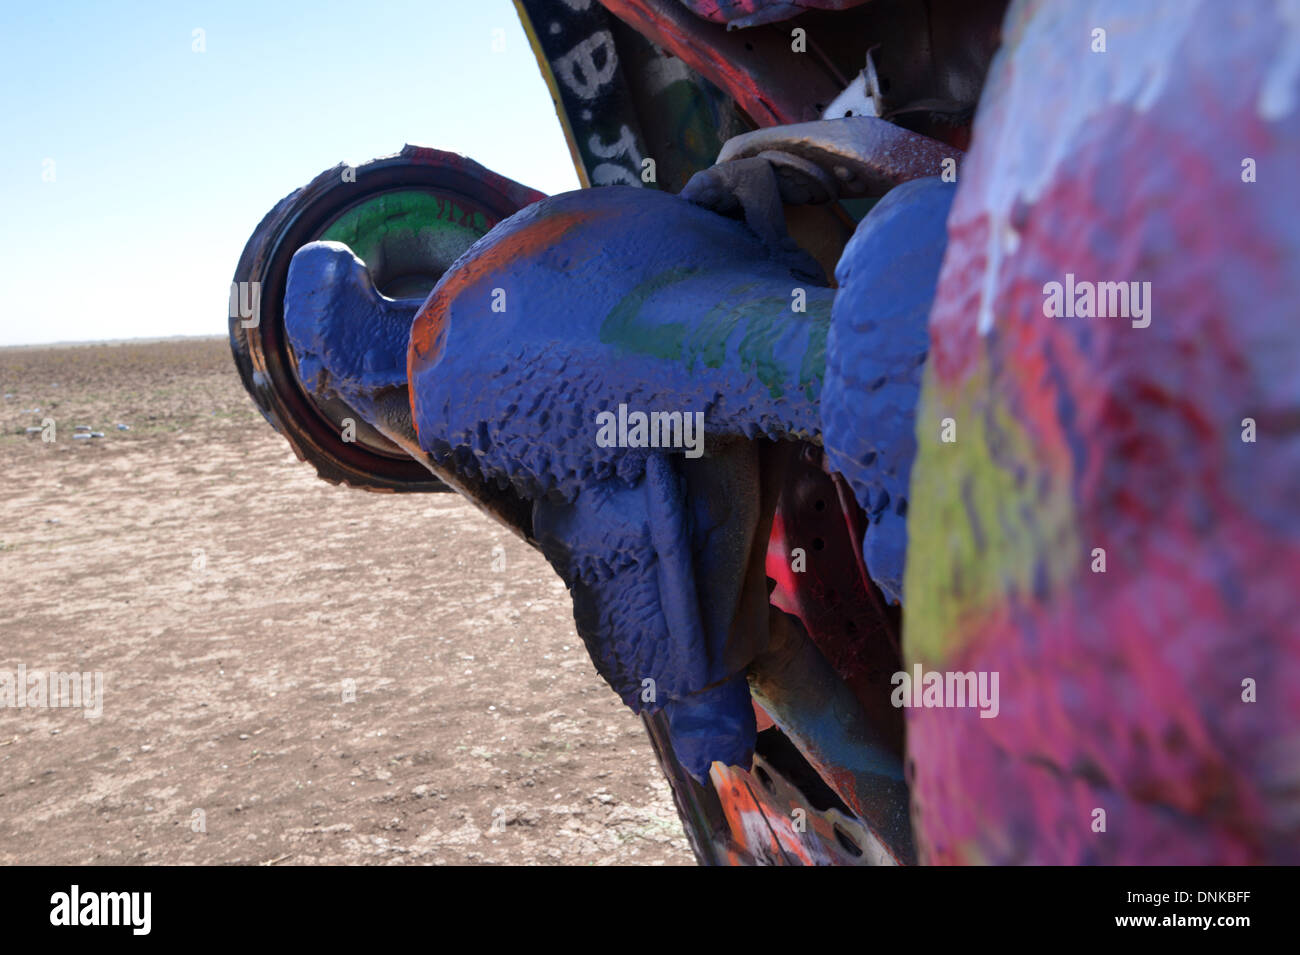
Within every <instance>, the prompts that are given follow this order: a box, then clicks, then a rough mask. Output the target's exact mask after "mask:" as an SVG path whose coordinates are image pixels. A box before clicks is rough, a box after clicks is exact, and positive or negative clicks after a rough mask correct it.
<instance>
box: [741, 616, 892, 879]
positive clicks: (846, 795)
mask: <svg viewBox="0 0 1300 955" xmlns="http://www.w3.org/2000/svg"><path fill="white" fill-rule="evenodd" d="M768 632H769V635H770V636H769V644H768V648H767V649H766V651H765V652H764V653H762V654H760V655H759V656H758V657H757V658H756V659H755V660H754V662H753V664H752V665H751V666H750V668H749V684H750V689H751V690H752V691H753V694H754V698H755V699H756V700H757V701H758V702H759V704H760V705H761V706H762V707H763V709H764V710H765V711H767V712H768V713H770V714H771V716H772V718H773V719H774V720H775V721H776V724H777V725H778V726H779V727H781V730H782V731H783V732H784V733H785V735H786V736H787V737H789V738H790V740H791V741H793V742H794V743H795V744H796V745H797V746H798V747H799V750H800V752H802V753H803V755H804V758H805V759H807V760H808V762H809V763H811V764H812V766H813V767H814V768H815V769H816V770H817V772H818V775H820V776H821V777H822V778H823V779H825V780H826V781H827V782H828V783H829V784H830V786H831V788H832V789H833V790H834V791H835V792H836V793H837V794H838V795H839V796H840V797H841V798H842V799H843V800H844V801H845V802H846V803H847V804H848V806H849V808H850V809H852V810H853V812H854V814H855V815H856V816H857V817H858V818H859V819H861V820H862V821H863V822H864V823H865V824H866V825H867V826H868V827H869V828H870V830H871V832H872V834H873V835H874V836H875V837H876V839H878V840H879V842H880V844H881V845H882V846H883V847H884V848H885V850H886V851H887V852H888V853H889V855H890V857H891V858H892V859H894V860H895V861H897V862H899V863H902V864H904V865H911V864H913V863H915V861H916V850H915V848H914V846H913V843H912V827H911V820H910V817H909V806H908V790H907V783H906V781H905V780H904V778H903V761H902V759H901V758H900V757H899V756H898V754H897V753H896V752H894V751H893V750H892V748H891V747H890V746H888V745H887V744H886V743H885V742H884V741H882V740H881V737H880V733H879V732H878V730H877V729H876V727H875V726H874V725H873V724H872V723H871V721H870V720H869V719H868V718H867V716H866V714H865V713H864V712H863V710H862V707H861V705H860V704H859V703H858V700H857V698H856V697H855V696H854V694H853V691H852V690H850V689H849V687H848V686H847V685H846V684H845V683H844V681H843V680H842V679H840V677H839V674H837V673H836V672H835V669H834V668H833V667H832V666H831V665H830V664H829V663H828V662H827V661H826V657H825V656H824V655H823V654H822V653H821V652H820V651H819V650H818V649H817V646H816V645H815V644H814V643H813V642H812V641H811V640H810V639H809V637H808V635H807V633H806V632H805V631H804V629H803V626H802V624H800V623H799V621H798V619H797V618H795V617H792V616H790V615H789V614H786V613H784V612H782V611H781V610H778V609H776V608H775V607H774V608H772V610H771V615H770V618H769V627H768Z"/></svg>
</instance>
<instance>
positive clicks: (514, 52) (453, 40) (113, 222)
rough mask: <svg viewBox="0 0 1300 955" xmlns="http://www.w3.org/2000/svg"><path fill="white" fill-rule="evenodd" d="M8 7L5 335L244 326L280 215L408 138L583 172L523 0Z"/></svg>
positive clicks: (2, 115) (564, 183)
mask: <svg viewBox="0 0 1300 955" xmlns="http://www.w3.org/2000/svg"><path fill="white" fill-rule="evenodd" d="M372 5H373V6H375V7H376V8H377V9H376V10H371V9H369V8H370V7H371V6H372ZM0 23H2V27H0V224H2V225H3V228H2V229H0V294H3V312H2V313H0V345H9V344H23V343H35V342H54V341H72V340H96V339H105V338H134V337H142V336H156V335H201V334H224V332H225V328H226V318H225V312H226V307H227V299H228V295H229V283H230V278H231V274H232V273H233V272H234V268H235V264H236V262H237V260H238V258H239V253H240V251H241V249H242V248H243V246H244V242H245V241H246V240H247V238H248V236H249V234H250V233H251V232H252V231H253V228H254V227H255V226H256V225H257V223H258V222H259V221H260V219H261V217H262V216H263V215H264V214H265V213H266V212H267V211H268V210H269V209H270V208H271V207H272V206H273V205H274V204H275V203H276V202H277V201H279V199H280V198H282V197H283V196H285V195H286V194H288V193H289V192H291V191H293V190H294V189H295V188H297V187H298V186H300V185H302V184H304V183H306V182H307V181H308V180H310V179H311V178H312V177H313V176H315V175H316V174H317V173H318V172H320V171H321V170H323V169H327V168H329V167H330V166H333V165H334V164H335V163H337V162H340V161H346V162H353V163H359V162H362V161H364V160H366V159H370V158H372V157H374V156H381V155H385V154H388V153H392V152H396V151H397V150H398V149H400V148H401V146H402V144H403V143H406V142H412V143H418V144H422V145H429V146H438V147H441V148H444V149H453V150H456V151H458V152H463V153H465V154H466V155H469V156H471V157H473V158H474V159H476V160H478V161H479V162H481V163H482V164H483V165H485V166H487V167H488V168H489V169H494V170H495V171H497V172H500V173H502V174H504V175H507V176H510V177H511V178H513V179H517V180H519V181H520V182H523V183H526V184H527V185H530V186H533V187H535V188H537V189H541V190H542V191H544V192H548V193H554V192H562V191H565V190H568V189H576V188H577V187H578V181H577V177H576V175H575V173H574V171H573V166H572V163H571V161H570V158H569V152H568V148H567V147H566V145H565V143H564V136H563V134H562V132H561V130H560V125H559V122H558V120H557V119H556V117H555V112H554V109H553V107H552V105H551V100H550V96H549V94H548V93H547V90H546V85H545V83H544V82H543V81H542V79H541V75H540V73H539V71H538V68H537V62H536V59H535V58H534V56H533V53H532V51H531V50H530V49H529V47H528V42H527V40H526V38H525V37H524V33H523V30H522V28H521V27H520V25H519V19H518V17H517V15H516V13H515V10H514V6H513V5H512V4H511V3H510V0H423V2H405V0H374V3H373V4H371V3H358V2H338V3H335V2H329V0H314V2H311V3H307V2H302V0H285V2H281V0H261V2H247V0H222V2H213V3H164V2H151V3H126V2H116V3H115V2H100V3H89V2H78V3H57V4H55V3H48V4H41V3H38V4H17V3H14V4H6V9H5V11H4V13H3V14H0ZM196 28H201V29H203V30H204V31H205V42H206V48H207V49H206V52H203V53H196V52H194V51H193V50H192V45H193V31H194V30H195V29H196ZM498 29H499V30H503V31H504V35H505V49H504V51H503V52H499V53H498V52H494V51H493V39H494V31H495V30H498ZM51 159H52V160H53V161H54V166H53V170H54V177H55V179H54V181H53V182H45V181H43V180H42V172H43V171H44V170H46V169H47V168H48V167H47V165H46V160H51Z"/></svg>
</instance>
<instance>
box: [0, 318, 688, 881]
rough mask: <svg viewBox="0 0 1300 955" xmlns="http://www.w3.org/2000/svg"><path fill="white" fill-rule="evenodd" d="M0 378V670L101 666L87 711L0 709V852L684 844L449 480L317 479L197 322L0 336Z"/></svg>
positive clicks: (621, 855)
mask: <svg viewBox="0 0 1300 955" xmlns="http://www.w3.org/2000/svg"><path fill="white" fill-rule="evenodd" d="M0 392H3V393H4V397H3V400H0V474H2V476H3V478H2V479H3V488H2V490H0V501H3V507H2V509H0V510H2V513H3V523H2V524H0V680H2V679H3V678H4V672H5V671H8V672H9V673H11V674H13V677H12V679H14V680H16V679H17V675H18V673H19V667H20V666H25V667H26V670H27V673H28V675H29V676H30V675H32V674H33V673H36V672H38V671H39V672H44V671H50V670H56V671H65V672H87V673H94V672H99V673H102V674H103V696H102V715H101V716H99V717H98V718H87V716H86V710H85V709H84V708H83V709H76V708H53V707H48V706H47V707H45V708H39V707H23V708H17V707H12V708H11V707H0V863H5V864H11V863H173V864H176V863H179V864H189V863H203V864H206V863H237V864H279V865H303V864H316V863H363V864H403V863H433V864H440V863H447V864H466V863H468V864H480V863H482V864H487V863H521V864H522V863H541V864H554V863H569V864H597V865H600V864H610V863H616V864H651V865H660V864H677V865H683V864H685V865H689V864H693V862H694V859H693V857H692V855H691V852H690V849H689V847H688V845H687V843H686V839H685V836H684V835H683V833H682V828H681V824H680V823H679V822H678V819H677V815H676V813H675V812H674V809H673V805H672V797H671V794H670V792H669V789H668V786H667V783H666V782H665V781H664V780H663V778H662V776H661V775H660V772H659V769H658V766H657V764H656V763H655V759H654V755H653V753H652V751H651V748H650V745H649V742H648V741H647V739H646V736H645V733H644V732H643V730H642V728H641V723H640V721H639V720H638V719H637V718H636V717H634V716H633V715H632V714H631V713H630V712H628V711H627V710H625V709H624V708H623V706H622V705H621V704H620V703H619V702H618V700H617V698H616V697H615V696H614V694H613V693H612V691H610V690H609V689H608V688H607V687H606V686H605V685H604V684H603V683H602V682H601V681H600V679H599V678H598V677H597V676H596V673H595V670H594V669H593V667H592V665H591V663H590V661H589V660H588V658H587V655H586V652H585V650H584V649H583V647H582V644H581V642H580V641H579V640H578V638H577V636H576V635H575V634H574V631H573V620H572V616H571V607H570V603H569V599H568V595H567V593H566V592H565V590H564V587H563V585H562V584H561V583H560V581H559V579H558V578H557V577H556V576H555V574H554V573H553V572H552V571H551V570H550V568H549V567H548V566H547V565H546V563H545V562H544V561H543V560H542V558H541V557H540V556H539V555H537V554H536V553H534V552H533V551H532V550H531V549H529V548H528V547H527V546H526V545H524V544H523V543H521V542H520V541H518V540H517V539H516V538H514V537H513V536H512V535H511V534H509V533H508V532H507V531H505V530H504V529H502V528H499V527H497V526H496V525H495V524H493V523H491V522H490V521H489V520H488V519H487V518H485V517H483V516H481V515H480V514H479V513H478V512H477V511H476V510H474V509H473V508H472V507H470V506H469V505H468V504H466V503H464V502H462V501H461V499H460V498H458V497H457V496H455V495H452V494H427V495H400V496H399V495H381V494H368V493H365V492H362V491H353V490H349V489H345V488H336V487H332V486H330V485H328V484H325V483H324V482H322V481H320V480H319V479H317V478H316V476H315V473H314V472H313V471H312V469H311V468H310V466H308V465H306V464H302V463H301V462H299V461H298V460H297V459H296V458H295V457H294V455H293V452H292V451H290V449H289V447H288V445H287V444H286V443H285V441H284V440H283V439H282V438H280V437H279V435H277V434H276V433H275V432H274V431H273V430H272V429H271V428H270V426H269V425H267V424H266V423H265V422H264V421H263V419H262V418H261V416H260V415H259V414H258V413H257V411H256V410H255V409H254V407H253V405H252V402H251V401H250V400H249V398H248V397H247V395H246V394H245V393H244V390H243V388H242V386H241V385H240V383H239V378H238V375H237V374H236V372H235V369H234V365H233V363H232V361H231V359H230V355H229V349H228V346H227V345H226V342H225V341H224V339H211V340H206V339H205V340H186V341H169V342H157V343H152V344H125V345H97V346H84V347H64V348H41V349H29V348H18V349H0ZM35 409H39V411H37V410H35ZM45 418H53V419H54V422H55V438H56V440H55V441H54V442H53V443H46V442H44V441H43V440H42V436H41V434H39V433H35V434H30V435H29V434H25V433H22V432H24V429H26V428H28V427H39V426H41V424H42V420H43V419H45ZM119 423H120V424H125V425H128V426H129V429H130V430H119V429H118V428H117V425H118V424H119ZM78 425H88V426H90V427H91V428H93V429H94V430H96V431H101V432H103V435H104V436H103V437H97V438H90V439H78V438H74V437H73V434H74V433H75V429H76V427H77V426H78ZM498 547H499V548H504V551H501V550H496V551H495V552H494V548H498ZM502 553H504V558H505V561H504V564H505V566H504V568H502V567H501V560H500V556H501V555H502ZM494 557H495V558H496V559H495V560H494ZM498 568H500V569H498ZM349 681H351V682H349ZM89 685H90V686H93V685H94V684H93V678H92V680H91V682H90V684H89ZM11 686H12V684H11ZM350 689H353V690H354V692H353V693H349V690H350ZM349 697H353V698H352V699H351V700H350V701H349ZM30 698H31V697H30V696H29V697H28V699H30ZM0 700H3V696H0ZM84 702H85V701H83V705H84Z"/></svg>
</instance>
